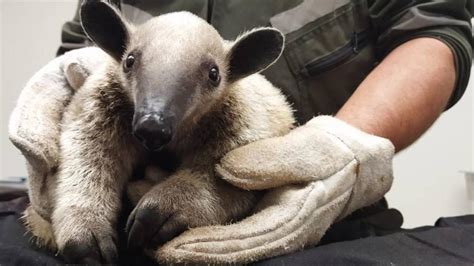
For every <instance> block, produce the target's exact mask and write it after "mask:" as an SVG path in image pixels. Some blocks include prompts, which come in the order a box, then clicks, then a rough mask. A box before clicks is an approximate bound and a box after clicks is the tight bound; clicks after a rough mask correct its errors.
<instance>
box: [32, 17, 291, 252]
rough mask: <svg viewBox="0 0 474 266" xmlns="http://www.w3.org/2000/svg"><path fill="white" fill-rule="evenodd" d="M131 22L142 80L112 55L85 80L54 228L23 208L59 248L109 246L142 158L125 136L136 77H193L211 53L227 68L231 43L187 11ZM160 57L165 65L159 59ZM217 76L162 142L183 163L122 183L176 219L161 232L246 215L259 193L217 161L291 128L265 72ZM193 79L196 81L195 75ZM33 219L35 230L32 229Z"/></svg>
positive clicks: (67, 121) (65, 153)
mask: <svg viewBox="0 0 474 266" xmlns="http://www.w3.org/2000/svg"><path fill="white" fill-rule="evenodd" d="M128 26H129V29H130V32H131V38H130V41H129V43H128V46H127V47H128V48H127V49H128V50H127V52H126V53H125V54H127V53H128V52H129V49H137V48H139V49H141V53H142V60H141V64H144V65H146V66H147V67H146V68H143V69H142V70H143V71H142V72H141V74H142V75H143V76H133V77H131V78H127V77H126V76H125V74H124V73H123V72H122V71H121V64H120V63H118V62H117V61H115V60H114V59H112V58H110V60H109V61H108V62H107V63H106V64H104V66H103V67H102V68H101V69H100V70H98V71H97V72H96V73H93V75H92V76H91V77H89V78H88V79H87V81H86V83H85V84H84V86H83V87H82V88H81V89H79V90H78V91H77V92H76V94H75V95H74V96H73V98H72V100H71V103H70V104H69V106H68V107H67V108H66V110H65V113H64V117H63V121H62V133H61V137H60V160H59V169H58V172H57V174H56V175H55V177H54V178H53V177H52V178H51V180H55V182H56V183H55V185H54V186H51V187H52V188H54V192H53V198H54V200H53V205H54V206H52V207H51V208H52V210H53V211H52V213H51V214H50V215H51V216H50V218H51V225H52V230H53V234H51V232H49V231H48V230H46V229H47V228H49V226H48V222H47V221H41V222H37V221H36V219H41V217H40V216H38V215H34V214H30V215H29V213H28V212H27V213H26V221H27V223H28V224H29V228H30V230H32V231H33V233H34V234H35V235H36V236H37V237H39V238H40V239H43V243H44V244H47V245H49V246H50V247H51V248H56V247H57V248H58V249H59V250H60V251H61V250H63V249H64V248H65V247H66V246H68V245H71V244H74V245H83V244H84V245H86V244H88V243H90V242H93V241H97V242H98V243H97V245H98V248H99V249H100V251H98V252H103V251H104V249H107V248H108V247H109V246H110V245H112V246H115V244H114V241H115V239H116V231H117V228H116V222H117V215H118V212H119V210H120V207H121V195H122V193H123V190H124V187H125V186H126V184H127V181H128V180H129V178H130V177H131V175H132V170H133V169H134V167H136V165H137V163H138V162H140V161H142V160H143V159H144V157H145V154H146V152H145V150H144V149H143V148H142V146H141V145H140V144H139V143H138V142H137V141H136V140H135V138H134V137H133V136H132V134H130V133H131V125H132V115H133V108H134V103H136V98H135V97H136V96H135V95H136V94H135V92H134V90H137V84H139V83H141V84H144V83H153V82H158V81H155V80H149V79H148V80H143V77H147V78H149V77H151V76H156V77H157V78H160V80H159V82H160V83H161V84H162V83H166V82H168V80H166V78H168V79H169V82H175V80H178V78H177V77H175V76H173V75H182V74H183V73H191V72H192V70H193V69H195V68H197V67H198V66H197V65H196V64H197V63H198V62H201V61H202V57H209V56H211V57H212V58H214V59H215V60H216V63H217V64H218V65H219V66H220V67H221V69H226V67H227V63H228V60H229V58H228V53H229V49H230V47H232V44H233V43H229V42H226V41H224V40H222V38H221V37H220V36H219V34H218V33H217V31H216V30H215V29H214V28H213V27H212V26H210V25H209V24H207V23H206V22H205V21H203V20H201V19H200V18H198V17H196V16H194V15H192V14H190V13H187V12H179V13H171V14H167V15H163V16H160V17H157V18H154V19H151V20H150V21H148V22H146V23H145V24H143V25H141V26H139V27H136V28H134V27H132V26H130V25H128ZM164 51H166V52H164ZM170 51H172V52H170ZM159 52H161V54H160V57H157V55H158V53H159ZM157 58H159V60H160V62H161V64H157V63H156V60H157ZM157 73H159V74H157ZM222 75H223V76H222V82H221V84H220V85H219V87H218V88H216V89H215V90H212V91H209V90H206V89H207V88H203V87H199V86H195V87H194V89H193V91H185V92H183V93H185V94H186V97H188V99H189V100H188V101H187V102H186V104H185V108H184V109H183V110H184V111H183V113H182V114H181V119H180V121H179V123H178V124H177V125H176V135H175V136H174V137H173V139H172V141H171V142H170V143H169V144H167V145H166V149H168V150H170V151H172V152H174V153H176V154H177V155H178V156H179V157H180V159H181V161H182V162H181V164H180V166H179V168H178V169H177V170H176V171H175V172H173V173H169V176H167V177H165V178H163V172H161V173H160V175H161V177H160V178H159V180H158V179H155V180H151V181H150V179H148V180H147V181H138V182H135V183H131V184H129V186H128V187H129V194H130V197H131V198H132V200H134V201H137V200H138V199H140V198H141V200H140V201H139V202H138V206H137V208H145V207H147V208H152V209H155V210H158V211H159V212H160V213H162V214H163V215H170V216H172V218H173V219H170V220H169V221H168V222H167V224H166V225H164V226H163V228H162V230H165V231H166V230H171V231H172V229H171V227H173V226H175V225H178V224H179V225H182V224H185V225H186V226H187V227H197V226H203V225H212V224H223V223H228V222H231V221H233V220H237V219H240V218H242V217H243V216H244V215H246V214H248V213H249V211H251V209H252V208H253V206H254V205H255V203H256V200H257V198H258V197H257V196H256V193H255V192H250V191H244V190H241V189H237V188H235V187H233V186H231V185H229V184H227V183H226V182H224V181H222V180H221V179H220V178H219V177H218V176H216V175H215V170H214V165H215V164H216V163H217V162H218V161H219V159H220V158H221V157H222V156H223V155H224V154H226V153H227V152H228V151H230V150H232V149H234V148H236V147H239V146H242V145H245V144H247V143H250V142H253V141H256V140H259V139H264V138H268V137H274V136H281V135H284V134H286V133H288V132H289V130H290V129H291V128H292V126H293V124H294V118H293V116H292V110H291V108H290V106H289V104H288V103H287V102H286V100H285V97H284V96H283V95H282V94H281V92H280V91H279V90H278V89H277V88H275V87H274V86H273V85H272V84H271V83H269V82H268V81H267V80H266V79H265V78H264V77H263V76H261V75H260V74H252V75H250V76H248V77H246V78H243V79H241V80H238V81H236V82H227V80H226V73H225V72H224V71H223V73H222ZM189 79H190V80H187V82H191V83H192V81H193V77H192V75H191V76H190V77H189ZM161 93H164V94H165V93H166V91H162V92H161ZM157 104H159V103H157ZM177 112H179V111H177ZM149 173H151V171H149ZM151 184H156V185H155V186H153V187H150V185H151ZM144 193H146V194H144ZM143 194H144V196H142V195H143ZM30 212H33V210H31V209H30ZM37 224H40V226H38V228H35V226H36V225H37ZM45 228H46V229H45ZM52 235H54V239H51V238H52ZM102 255H103V254H102Z"/></svg>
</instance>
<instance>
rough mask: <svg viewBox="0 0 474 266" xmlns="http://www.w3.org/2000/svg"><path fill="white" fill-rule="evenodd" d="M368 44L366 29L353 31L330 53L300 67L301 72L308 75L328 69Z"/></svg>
mask: <svg viewBox="0 0 474 266" xmlns="http://www.w3.org/2000/svg"><path fill="white" fill-rule="evenodd" d="M368 44H369V38H368V31H362V32H358V33H354V34H353V35H352V38H351V40H350V41H349V42H348V43H347V44H345V45H344V46H342V47H341V48H338V49H336V50H335V51H334V52H332V53H331V54H329V55H327V56H324V57H322V58H316V59H314V60H312V61H310V62H308V63H307V64H305V65H304V67H303V68H302V70H301V71H302V74H303V75H305V76H308V77H313V76H317V75H318V74H321V73H324V72H326V71H329V70H331V69H333V68H336V67H337V66H339V65H341V64H343V63H344V62H346V61H349V60H350V59H351V58H352V57H355V56H357V54H359V52H360V51H361V50H363V49H364V48H365V47H366V46H367V45H368Z"/></svg>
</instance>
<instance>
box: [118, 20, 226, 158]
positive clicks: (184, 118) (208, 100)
mask: <svg viewBox="0 0 474 266" xmlns="http://www.w3.org/2000/svg"><path fill="white" fill-rule="evenodd" d="M225 57H226V53H225V50H224V46H223V40H222V39H221V37H220V36H219V34H218V33H217V31H216V30H215V29H214V28H213V27H211V26H210V25H209V24H207V23H206V22H205V21H203V20H201V19H199V18H198V17H196V16H194V15H192V14H190V13H185V12H180V13H171V14H167V15H163V16H160V17H156V18H153V19H151V20H150V21H148V22H147V23H145V24H144V25H142V26H139V27H138V28H136V29H135V30H134V31H133V32H132V33H131V36H130V42H129V44H128V45H127V49H126V51H125V53H124V55H123V57H122V61H121V69H120V72H121V73H122V74H123V75H122V76H123V82H124V84H125V87H126V88H129V89H130V92H131V96H132V98H133V102H134V104H135V114H134V118H133V131H134V134H135V136H136V137H137V138H138V139H139V140H140V141H141V142H142V143H143V144H144V145H145V146H146V147H147V148H149V149H150V150H156V149H158V148H160V147H162V146H163V145H164V144H166V143H168V142H169V141H170V140H171V139H172V138H173V136H174V135H175V133H176V132H177V130H180V129H181V128H182V127H183V126H185V125H183V123H193V121H195V120H196V118H197V117H199V116H200V115H202V114H203V113H205V112H206V111H207V110H208V108H209V107H210V106H212V105H213V103H214V102H215V101H217V100H218V99H219V98H220V97H221V95H222V92H223V89H224V87H225V80H226V75H225V73H226V70H227V65H226V63H225Z"/></svg>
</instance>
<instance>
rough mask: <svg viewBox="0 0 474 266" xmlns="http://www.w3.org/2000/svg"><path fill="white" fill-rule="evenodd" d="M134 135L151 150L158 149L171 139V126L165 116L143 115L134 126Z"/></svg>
mask: <svg viewBox="0 0 474 266" xmlns="http://www.w3.org/2000/svg"><path fill="white" fill-rule="evenodd" d="M133 131H134V135H135V136H136V137H137V139H138V140H140V142H141V143H142V144H143V145H144V146H145V147H146V148H147V149H149V150H152V151H154V150H158V149H159V148H161V147H162V146H163V145H165V144H166V143H168V142H169V141H170V140H171V135H172V131H171V126H170V123H167V122H166V121H165V119H163V117H161V116H159V115H157V114H148V115H145V116H143V117H141V118H140V119H139V120H138V121H137V122H136V124H135V126H134V130H133Z"/></svg>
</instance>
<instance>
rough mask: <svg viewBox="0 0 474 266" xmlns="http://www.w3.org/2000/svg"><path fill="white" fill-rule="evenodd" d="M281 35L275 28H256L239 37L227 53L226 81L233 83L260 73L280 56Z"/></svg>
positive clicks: (281, 49) (282, 42) (282, 43)
mask: <svg viewBox="0 0 474 266" xmlns="http://www.w3.org/2000/svg"><path fill="white" fill-rule="evenodd" d="M284 43H285V37H284V36H283V34H282V33H281V32H280V31H278V30H277V29H275V28H258V29H255V30H252V31H250V32H248V33H246V34H244V35H242V36H240V37H239V38H238V39H237V40H236V41H235V43H234V44H233V46H232V47H231V48H230V51H229V53H228V60H229V74H228V78H227V79H228V81H229V82H233V81H236V80H238V79H241V78H244V77H246V76H249V75H251V74H254V73H257V72H260V71H262V70H264V69H266V68H267V67H269V66H270V65H272V64H273V63H274V62H275V61H276V60H277V59H278V58H279V57H280V55H281V53H282V51H283V47H284Z"/></svg>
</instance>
